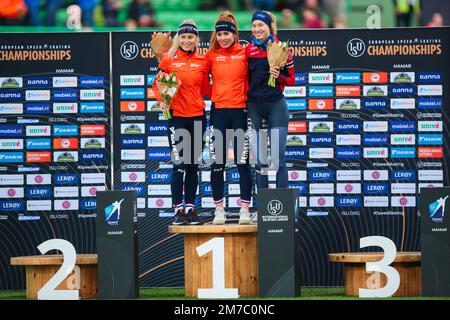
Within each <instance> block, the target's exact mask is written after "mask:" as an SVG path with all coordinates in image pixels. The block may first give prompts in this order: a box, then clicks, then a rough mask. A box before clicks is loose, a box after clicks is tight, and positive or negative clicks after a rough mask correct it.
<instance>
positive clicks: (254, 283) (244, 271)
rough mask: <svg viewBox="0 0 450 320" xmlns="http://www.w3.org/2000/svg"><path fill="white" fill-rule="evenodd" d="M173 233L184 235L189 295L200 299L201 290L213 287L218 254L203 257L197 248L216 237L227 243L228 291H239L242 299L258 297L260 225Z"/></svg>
mask: <svg viewBox="0 0 450 320" xmlns="http://www.w3.org/2000/svg"><path fill="white" fill-rule="evenodd" d="M169 232H170V233H182V234H183V235H184V263H185V267H184V270H185V271H184V277H185V296H187V297H196V296H197V295H198V293H199V291H198V289H209V288H213V254H214V253H213V252H212V251H209V252H207V251H205V253H203V254H202V253H200V254H199V251H198V250H197V248H198V247H199V246H202V245H203V244H205V243H207V242H208V241H210V240H212V239H214V238H223V242H224V245H223V248H224V262H225V266H224V269H225V289H228V288H230V289H231V288H237V289H238V294H239V296H241V297H242V296H244V297H252V296H253V297H254V296H257V295H258V263H257V262H258V253H257V242H258V240H257V226H256V225H238V224H230V225H220V226H218V225H201V226H169ZM218 269H220V263H219V268H218ZM219 276H220V275H219ZM216 277H218V275H216ZM202 292H203V290H200V293H202ZM210 298H214V297H213V296H211V297H210Z"/></svg>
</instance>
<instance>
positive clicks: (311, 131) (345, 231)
mask: <svg viewBox="0 0 450 320" xmlns="http://www.w3.org/2000/svg"><path fill="white" fill-rule="evenodd" d="M240 36H241V43H242V44H246V43H248V42H247V40H249V38H250V34H249V32H241V33H240ZM448 36H449V31H448V29H446V28H438V29H395V32H393V30H389V29H385V30H333V31H329V30H307V31H306V30H302V31H301V32H296V31H280V32H279V37H280V39H281V40H287V39H289V45H290V46H291V47H292V48H293V53H294V59H295V68H296V83H295V85H294V86H292V87H287V88H286V89H285V92H284V93H285V97H286V101H287V104H288V108H289V110H290V123H289V136H288V143H287V145H288V146H287V150H286V157H287V161H288V165H289V168H288V169H289V187H290V188H295V189H297V190H298V193H299V200H300V201H299V204H300V217H299V219H298V227H299V230H300V232H299V237H300V238H299V239H298V241H299V242H300V243H301V247H302V258H301V263H302V284H303V285H305V286H321V285H342V283H343V274H342V267H341V266H339V265H337V264H332V263H329V262H328V258H327V254H328V253H330V252H342V251H359V239H360V238H361V237H365V236H371V235H379V236H385V237H388V238H390V239H392V240H393V241H394V242H395V244H396V246H397V249H398V251H418V250H419V249H420V247H419V241H420V238H419V232H420V225H419V221H420V212H419V210H418V208H419V207H418V204H419V194H420V189H422V188H426V187H431V186H442V185H447V184H448V170H447V167H446V161H445V160H446V159H447V160H448V152H445V151H444V150H445V149H446V146H447V144H448V142H447V141H446V140H444V137H445V136H447V135H448V111H447V109H446V108H445V106H446V105H447V104H448V95H447V94H446V92H447V91H448V78H447V77H448V70H449V62H448ZM209 38H210V33H209V32H204V33H202V34H201V48H202V49H201V50H202V52H206V50H207V47H208V45H209V43H208V40H209ZM150 39H151V33H144V32H139V33H113V44H112V47H113V66H114V71H113V84H114V88H116V90H115V92H114V109H115V110H120V112H115V114H114V123H115V124H116V125H115V130H114V140H115V144H114V148H115V150H117V151H116V153H117V154H119V151H118V150H120V157H119V156H117V157H115V161H114V165H115V173H116V174H115V175H114V180H115V181H114V186H115V188H116V189H121V190H130V189H133V190H137V192H138V198H139V199H138V215H139V228H140V231H139V235H140V236H139V249H140V269H141V270H140V272H141V275H142V277H141V285H142V286H182V285H183V267H184V266H183V260H182V256H183V249H182V237H181V236H173V235H170V234H168V232H167V225H168V224H169V223H170V222H171V220H172V216H173V210H172V209H171V205H172V204H171V197H170V185H169V184H170V172H171V165H170V160H169V159H170V154H169V148H168V141H167V138H166V131H167V124H166V123H167V122H166V121H165V120H163V118H162V114H161V113H160V112H159V111H158V109H157V107H156V100H155V99H154V94H153V92H152V90H151V84H152V82H153V79H154V77H155V74H156V72H157V60H156V59H155V58H154V56H153V54H152V51H151V49H150V48H149V41H150ZM210 106H211V102H210V101H209V100H206V110H207V116H208V115H209V112H208V111H209V109H210ZM119 124H120V125H119ZM204 160H205V163H204V165H203V168H202V170H201V173H200V183H199V191H200V194H201V196H200V197H199V199H198V203H197V204H198V206H199V207H200V210H199V211H200V214H201V215H202V216H204V217H205V218H211V219H212V217H213V212H214V204H213V201H212V192H211V186H210V173H209V168H208V152H207V150H205V152H204ZM447 162H448V161H447ZM226 176H227V181H228V183H227V184H226V187H225V192H226V193H225V195H226V206H227V207H228V209H227V212H229V213H230V215H229V216H230V217H231V218H237V213H238V206H239V205H238V199H239V185H238V181H239V180H238V179H239V175H238V173H237V170H236V168H234V167H233V166H229V167H228V168H227V171H226ZM269 182H270V183H271V186H272V187H274V175H271V176H270V178H269ZM370 250H379V249H378V248H375V247H372V248H370Z"/></svg>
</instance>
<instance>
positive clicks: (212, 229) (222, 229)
mask: <svg viewBox="0 0 450 320" xmlns="http://www.w3.org/2000/svg"><path fill="white" fill-rule="evenodd" d="M257 231H258V227H257V225H256V224H248V225H239V224H224V225H213V224H203V225H199V226H191V225H181V226H174V225H171V226H169V233H256V232H257Z"/></svg>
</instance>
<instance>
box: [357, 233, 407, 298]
mask: <svg viewBox="0 0 450 320" xmlns="http://www.w3.org/2000/svg"><path fill="white" fill-rule="evenodd" d="M371 246H376V247H381V248H382V249H383V251H384V257H383V259H381V260H380V261H376V262H366V271H367V272H382V273H384V274H385V275H386V277H387V284H386V286H385V287H383V288H379V289H363V288H360V289H359V297H360V298H386V297H390V296H392V295H393V294H394V293H395V292H397V290H398V288H399V286H400V275H399V273H398V271H397V270H396V269H395V268H393V267H391V266H390V264H391V263H392V262H394V260H395V257H396V255H397V248H396V247H395V243H394V242H393V241H392V240H391V239H388V238H386V237H379V236H371V237H364V238H361V239H360V240H359V247H360V248H365V247H371Z"/></svg>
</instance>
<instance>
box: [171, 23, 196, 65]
mask: <svg viewBox="0 0 450 320" xmlns="http://www.w3.org/2000/svg"><path fill="white" fill-rule="evenodd" d="M186 23H188V24H193V25H194V26H197V25H196V23H195V21H194V20H192V19H185V20H183V22H182V23H181V24H186ZM199 43H200V38H199V36H197V39H196V40H195V47H196V48H198V45H199ZM178 49H180V39H179V37H178V34H176V35H175V37H174V38H173V43H172V47H170V49H169V51H168V54H169V55H170V56H171V55H173V54H174V53H175V52H177V50H178Z"/></svg>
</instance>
